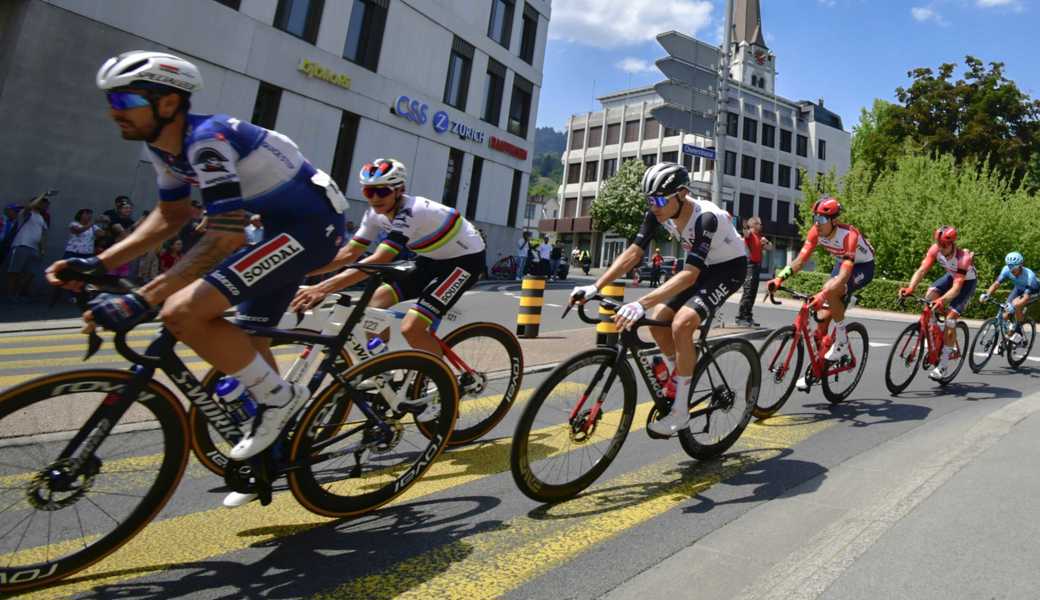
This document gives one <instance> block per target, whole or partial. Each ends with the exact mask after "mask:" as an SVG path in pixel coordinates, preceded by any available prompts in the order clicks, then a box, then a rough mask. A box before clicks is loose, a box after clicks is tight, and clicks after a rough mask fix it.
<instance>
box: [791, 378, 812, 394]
mask: <svg viewBox="0 0 1040 600" xmlns="http://www.w3.org/2000/svg"><path fill="white" fill-rule="evenodd" d="M794 387H795V388H796V389H797V390H798V391H799V392H808V391H809V380H808V379H806V378H805V376H804V375H803V376H802V377H801V378H800V379H799V380H798V381H796V382H795V383H794Z"/></svg>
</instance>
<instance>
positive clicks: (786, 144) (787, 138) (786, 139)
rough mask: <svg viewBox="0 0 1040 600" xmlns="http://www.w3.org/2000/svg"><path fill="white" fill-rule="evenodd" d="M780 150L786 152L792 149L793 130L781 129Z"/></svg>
mask: <svg viewBox="0 0 1040 600" xmlns="http://www.w3.org/2000/svg"><path fill="white" fill-rule="evenodd" d="M780 150H782V151H784V152H790V151H791V132H790V131H788V130H786V129H781V130H780Z"/></svg>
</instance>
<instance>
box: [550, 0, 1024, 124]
mask: <svg viewBox="0 0 1040 600" xmlns="http://www.w3.org/2000/svg"><path fill="white" fill-rule="evenodd" d="M760 4H761V7H762V28H763V30H764V32H765V35H766V43H767V44H768V45H769V47H770V49H771V50H773V52H774V53H775V54H776V56H777V59H776V61H777V91H778V93H779V94H780V95H781V96H784V97H787V98H791V99H796V100H799V99H805V100H816V99H818V98H823V99H824V100H825V103H826V106H827V107H828V108H830V109H831V110H833V111H835V112H837V113H838V114H840V115H841V116H842V119H843V121H844V123H845V128H846V129H847V130H849V131H851V130H852V126H853V125H855V124H856V123H857V122H858V121H859V113H860V109H861V108H862V107H864V106H869V105H870V104H871V103H872V102H873V100H874V98H884V99H888V100H894V99H895V89H896V87H898V86H904V87H905V86H907V85H908V84H909V79H908V78H907V77H906V72H907V71H908V70H910V69H912V68H916V67H932V68H935V67H937V66H938V65H939V64H941V63H943V62H953V63H957V64H959V65H963V60H964V56H965V55H968V54H971V55H973V56H977V57H978V58H980V59H982V60H983V61H984V62H987V63H988V62H989V61H1000V62H1004V63H1005V73H1006V76H1007V77H1008V78H1009V79H1012V80H1014V81H1015V82H1016V83H1017V84H1018V85H1019V87H1021V88H1022V89H1023V90H1025V91H1026V93H1028V94H1029V95H1030V96H1032V97H1033V98H1040V67H1038V66H1037V61H1038V60H1040V57H1038V53H1037V51H1036V49H1035V48H1034V47H1032V44H1030V43H1029V41H1031V40H1032V39H1035V38H1036V37H1038V34H1040V0H931V1H926V0H760ZM724 10H725V3H724V2H723V1H722V0H554V1H553V7H552V11H553V14H552V20H551V22H550V25H549V38H550V39H549V43H548V47H547V48H546V54H545V73H544V80H543V87H542V92H541V100H540V102H539V107H538V125H539V126H552V127H555V128H556V129H561V130H562V129H563V127H564V124H565V123H566V121H567V118H568V117H569V116H570V115H571V114H573V113H580V112H584V111H588V110H596V109H598V108H599V103H598V102H596V101H595V97H596V96H600V95H603V94H605V93H608V92H612V91H617V90H620V89H624V88H628V87H636V86H641V85H648V84H653V83H655V82H657V81H661V80H663V79H664V76H663V75H662V74H661V73H660V72H659V71H658V70H657V68H656V67H654V64H653V63H654V61H655V60H656V59H658V58H661V57H662V56H664V55H665V53H664V50H663V49H662V48H661V47H660V45H659V44H658V43H657V42H656V41H655V40H654V35H656V34H657V33H658V32H661V31H667V30H669V29H676V30H678V31H681V32H683V33H687V34H689V35H693V36H694V37H696V38H698V39H701V40H704V41H707V42H710V43H712V44H717V43H719V39H720V36H721V35H722V15H723V14H724ZM962 72H963V69H962V68H959V69H958V70H957V74H958V75H960V74H961V73H962Z"/></svg>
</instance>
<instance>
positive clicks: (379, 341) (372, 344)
mask: <svg viewBox="0 0 1040 600" xmlns="http://www.w3.org/2000/svg"><path fill="white" fill-rule="evenodd" d="M365 347H366V348H368V354H369V355H370V356H372V357H376V356H379V355H380V354H382V353H384V352H386V351H387V350H389V348H387V347H386V342H384V341H383V338H381V337H374V338H372V339H370V340H368V344H366V345H365Z"/></svg>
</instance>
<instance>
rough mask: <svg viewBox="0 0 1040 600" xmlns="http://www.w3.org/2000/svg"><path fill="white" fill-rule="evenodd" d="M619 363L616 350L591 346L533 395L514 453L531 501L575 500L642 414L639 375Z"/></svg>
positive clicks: (519, 481)
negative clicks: (638, 398)
mask: <svg viewBox="0 0 1040 600" xmlns="http://www.w3.org/2000/svg"><path fill="white" fill-rule="evenodd" d="M616 362H617V352H616V351H614V350H611V349H607V348H596V349H593V350H586V351H585V352H582V353H580V354H577V355H575V356H573V357H572V358H570V359H569V360H567V361H566V362H564V363H563V364H561V365H560V366H558V367H556V368H555V369H553V371H552V372H551V373H549V375H548V377H546V378H545V381H543V382H542V384H541V385H539V386H538V389H536V390H535V391H534V394H532V395H531V399H530V400H529V401H528V402H527V406H526V407H524V412H523V414H521V415H520V421H519V422H518V423H517V425H516V431H515V432H514V433H513V445H512V448H511V450H510V455H509V467H510V470H511V471H512V473H513V481H515V482H516V485H517V487H518V488H520V491H521V492H523V494H524V495H525V496H527V497H528V498H531V499H532V500H537V501H538V502H560V501H563V500H567V499H569V498H573V497H574V496H577V495H578V494H579V493H581V491H582V490H584V489H585V488H587V487H588V486H589V485H591V484H592V482H594V481H595V480H596V478H598V477H599V476H600V475H602V474H603V471H605V470H606V469H607V467H608V466H610V463H611V462H612V461H613V460H614V457H615V456H617V453H618V451H619V450H620V449H621V445H622V444H624V443H625V438H626V437H627V436H628V430H629V429H630V428H631V427H632V419H633V418H634V417H635V413H636V379H635V375H634V374H633V373H632V368H631V367H630V366H629V365H628V362H627V361H623V362H621V368H620V369H617V370H615V369H614V364H615V363H616ZM612 375H613V382H609V381H608V380H609V379H611V376H612ZM608 385H609V387H607V386H608ZM601 398H602V403H601V404H599V405H597V401H598V400H600V399H601ZM579 403H581V407H580V408H579V407H578V405H579ZM651 406H653V405H652V404H648V405H647V410H649V407H651Z"/></svg>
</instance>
